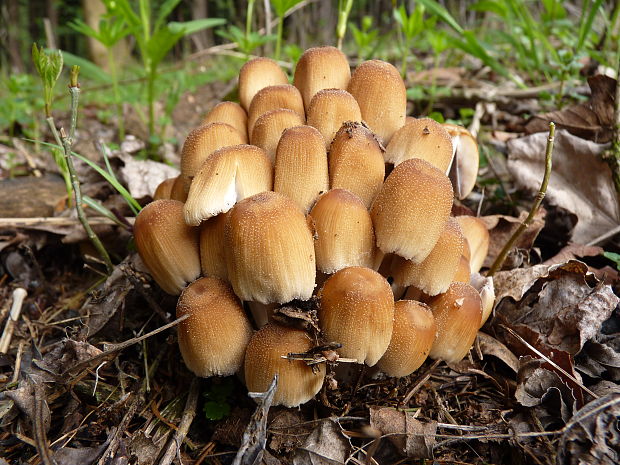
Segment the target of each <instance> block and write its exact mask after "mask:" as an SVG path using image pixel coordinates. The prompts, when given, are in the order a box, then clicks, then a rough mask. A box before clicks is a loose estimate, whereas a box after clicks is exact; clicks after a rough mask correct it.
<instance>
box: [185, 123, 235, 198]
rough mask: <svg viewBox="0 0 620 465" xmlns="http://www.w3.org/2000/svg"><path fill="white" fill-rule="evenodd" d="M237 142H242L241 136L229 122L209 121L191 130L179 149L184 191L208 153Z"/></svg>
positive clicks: (187, 190)
mask: <svg viewBox="0 0 620 465" xmlns="http://www.w3.org/2000/svg"><path fill="white" fill-rule="evenodd" d="M239 144H243V137H242V136H241V134H239V132H237V130H236V129H235V128H233V127H232V126H231V125H229V124H225V123H210V124H207V125H205V126H199V127H197V128H196V129H194V130H193V131H191V132H190V133H189V134H188V135H187V139H185V142H184V143H183V149H182V150H181V178H182V179H183V189H184V190H185V192H186V193H187V192H189V186H190V184H191V183H192V179H193V177H194V176H195V175H196V173H197V172H198V170H200V167H201V166H202V164H203V163H204V162H205V160H206V159H207V157H208V156H209V155H211V154H212V153H213V152H215V151H216V150H218V149H221V148H222V147H227V146H229V145H239Z"/></svg>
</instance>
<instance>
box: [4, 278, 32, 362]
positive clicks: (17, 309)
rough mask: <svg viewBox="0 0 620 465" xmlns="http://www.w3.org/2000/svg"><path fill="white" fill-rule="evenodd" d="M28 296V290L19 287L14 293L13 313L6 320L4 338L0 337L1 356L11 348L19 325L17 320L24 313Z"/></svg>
mask: <svg viewBox="0 0 620 465" xmlns="http://www.w3.org/2000/svg"><path fill="white" fill-rule="evenodd" d="M27 295H28V293H27V292H26V289H24V288H21V287H18V288H17V289H15V290H14V291H13V303H12V304H11V311H10V312H9V317H8V319H7V320H6V324H5V325H4V331H2V337H0V354H6V353H7V352H8V351H9V346H10V345H11V339H12V337H13V330H14V329H15V325H16V324H17V320H19V315H20V314H21V311H22V305H23V303H24V299H25V298H26V296H27Z"/></svg>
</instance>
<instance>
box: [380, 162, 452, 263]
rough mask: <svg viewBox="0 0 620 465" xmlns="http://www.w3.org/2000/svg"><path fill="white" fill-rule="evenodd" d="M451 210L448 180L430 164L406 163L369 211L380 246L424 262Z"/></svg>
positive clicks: (401, 166)
mask: <svg viewBox="0 0 620 465" xmlns="http://www.w3.org/2000/svg"><path fill="white" fill-rule="evenodd" d="M451 208H452V185H451V184H450V180H449V179H448V177H447V176H446V175H445V174H444V173H442V172H441V171H440V170H439V169H437V168H435V167H434V166H433V165H431V164H430V163H429V162H427V161H424V160H420V159H418V158H412V159H411V160H407V161H404V162H403V163H401V164H400V165H398V166H397V167H396V168H394V170H393V171H392V172H391V173H390V175H389V176H388V177H387V179H386V180H385V182H384V183H383V187H382V188H381V191H380V192H379V194H378V195H377V197H376V199H375V201H374V202H373V204H372V207H371V210H370V215H371V216H372V222H373V225H374V227H375V235H376V236H377V246H378V247H379V248H380V249H381V250H382V251H383V252H385V253H389V252H393V253H395V254H397V255H400V256H401V257H403V258H406V259H407V260H412V261H414V262H416V263H420V262H422V261H423V260H424V259H425V258H426V257H427V256H428V255H429V254H430V253H431V250H433V247H434V246H435V244H436V243H437V240H438V239H439V236H440V234H441V232H442V231H443V229H444V227H445V224H446V222H447V221H448V218H449V216H450V210H451Z"/></svg>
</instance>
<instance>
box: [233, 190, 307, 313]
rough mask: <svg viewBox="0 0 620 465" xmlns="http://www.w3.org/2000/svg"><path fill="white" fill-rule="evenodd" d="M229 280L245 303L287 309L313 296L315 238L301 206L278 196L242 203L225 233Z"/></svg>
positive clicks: (256, 197) (261, 196) (263, 195)
mask: <svg viewBox="0 0 620 465" xmlns="http://www.w3.org/2000/svg"><path fill="white" fill-rule="evenodd" d="M225 240H226V263H227V266H228V279H230V282H231V283H232V286H233V289H234V290H235V293H236V294H237V295H238V296H239V297H240V298H241V299H242V300H255V301H258V302H260V303H263V304H268V303H273V302H278V303H285V302H289V301H291V300H293V299H300V300H307V299H309V298H310V297H311V296H312V291H313V289H314V280H315V278H316V261H315V256H314V243H313V239H312V233H311V232H310V228H309V227H308V224H307V223H306V218H305V217H304V215H303V213H302V212H301V210H300V209H299V207H298V206H297V205H295V203H294V202H293V201H292V200H290V199H289V198H288V197H286V196H284V195H282V194H278V193H276V192H263V193H260V194H257V195H254V196H252V197H249V198H247V199H244V200H242V201H241V202H238V203H237V204H236V205H235V207H234V208H233V209H232V210H231V211H230V216H229V218H228V221H227V222H226V228H225Z"/></svg>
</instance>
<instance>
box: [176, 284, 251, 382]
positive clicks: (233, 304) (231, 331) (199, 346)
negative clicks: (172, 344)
mask: <svg viewBox="0 0 620 465" xmlns="http://www.w3.org/2000/svg"><path fill="white" fill-rule="evenodd" d="M187 314H189V317H188V318H187V319H185V320H183V321H181V322H180V323H179V331H178V334H179V348H180V349H181V355H182V356H183V361H184V362H185V365H186V366H187V368H189V369H190V371H192V372H193V373H194V374H195V375H196V376H202V377H208V376H229V375H232V374H234V373H235V372H237V371H238V370H239V369H240V368H241V367H242V365H243V358H244V356H245V349H246V347H247V345H248V343H249V342H250V338H251V337H252V325H251V324H250V320H248V317H247V316H246V314H245V311H244V310H243V306H242V305H241V302H240V301H239V299H238V298H237V296H236V295H235V294H234V293H233V291H232V289H231V288H230V286H229V285H228V284H227V283H225V282H224V281H222V280H221V279H218V278H200V279H198V280H196V281H194V282H193V283H191V284H190V285H189V286H187V287H186V288H185V289H184V290H183V293H182V294H181V297H179V301H178V303H177V318H180V317H182V316H183V315H187Z"/></svg>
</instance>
